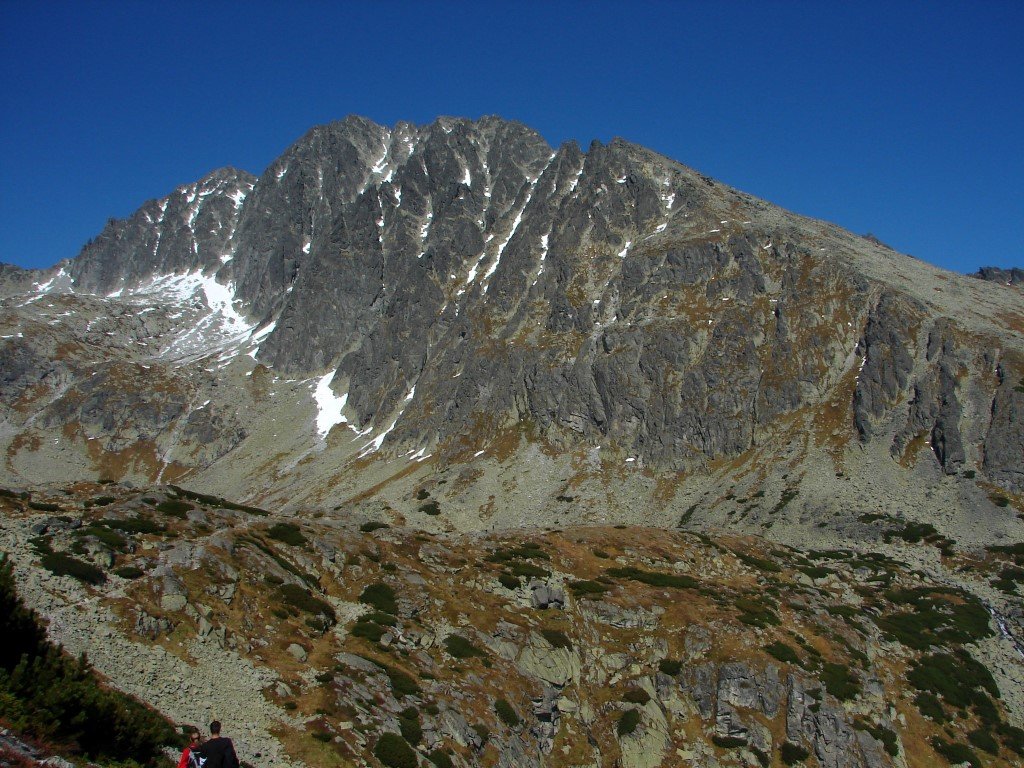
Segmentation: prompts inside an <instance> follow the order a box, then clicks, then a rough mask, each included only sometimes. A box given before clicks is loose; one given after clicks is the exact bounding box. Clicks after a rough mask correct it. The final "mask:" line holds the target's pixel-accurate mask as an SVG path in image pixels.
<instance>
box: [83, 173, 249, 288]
mask: <svg viewBox="0 0 1024 768" xmlns="http://www.w3.org/2000/svg"><path fill="white" fill-rule="evenodd" d="M254 181H255V179H254V178H253V177H252V176H251V175H250V174H248V173H246V172H245V171H239V170H236V169H234V168H222V169H220V170H217V171H214V172H213V173H211V174H209V175H208V176H206V177H204V178H203V179H200V180H199V181H197V182H196V183H194V184H187V185H185V186H183V187H179V188H178V189H177V190H175V191H174V192H173V193H172V194H171V195H170V196H168V197H166V198H164V199H163V200H151V201H149V202H148V203H146V204H145V205H144V206H142V208H140V209H139V210H138V211H136V212H135V214H134V215H132V217H131V218H129V219H124V220H118V219H111V220H110V221H109V222H107V226H106V227H105V228H104V229H103V231H102V232H101V233H100V234H99V235H98V236H97V237H96V239H94V240H92V241H91V242H90V243H89V244H88V245H86V246H85V248H83V249H82V252H81V254H80V255H79V256H78V258H77V259H74V260H73V261H70V262H68V263H67V264H66V267H67V271H68V272H69V273H70V275H71V277H72V278H73V279H74V284H75V289H76V290H79V291H82V292H85V293H98V294H106V293H110V292H111V291H115V290H117V289H118V288H119V287H121V286H123V285H126V284H132V283H138V282H142V281H144V280H146V279H148V278H150V277H152V276H153V275H160V274H175V273H181V272H192V271H195V270H204V271H206V270H209V269H211V268H215V267H219V266H220V264H221V257H222V256H228V255H230V251H229V246H228V243H229V241H230V239H231V236H232V234H233V233H234V230H235V227H236V226H237V223H238V216H239V212H240V211H241V208H242V201H243V200H244V199H245V196H246V195H247V194H248V193H249V190H251V189H252V185H253V182H254Z"/></svg>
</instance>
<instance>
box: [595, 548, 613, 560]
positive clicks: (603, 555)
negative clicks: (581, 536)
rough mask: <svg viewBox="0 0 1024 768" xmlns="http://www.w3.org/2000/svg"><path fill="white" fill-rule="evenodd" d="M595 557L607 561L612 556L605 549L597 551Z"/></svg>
mask: <svg viewBox="0 0 1024 768" xmlns="http://www.w3.org/2000/svg"><path fill="white" fill-rule="evenodd" d="M594 557H600V558H601V559H602V560H607V559H608V558H609V557H611V555H609V554H608V553H607V552H605V551H604V550H603V549H595V550H594Z"/></svg>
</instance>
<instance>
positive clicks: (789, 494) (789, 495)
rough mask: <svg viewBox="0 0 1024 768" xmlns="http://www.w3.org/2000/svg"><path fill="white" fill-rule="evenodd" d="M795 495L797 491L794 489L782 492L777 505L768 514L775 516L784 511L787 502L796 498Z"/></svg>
mask: <svg viewBox="0 0 1024 768" xmlns="http://www.w3.org/2000/svg"><path fill="white" fill-rule="evenodd" d="M797 493H798V492H797V490H796V489H794V488H787V489H786V490H784V491H783V492H782V496H781V497H780V498H779V501H778V503H777V504H776V505H775V506H774V507H772V511H771V513H770V514H773V515H775V514H778V513H779V512H781V511H782V510H784V509H785V508H786V506H787V505H788V504H789V502H791V501H792V500H793V499H795V498H796V497H797Z"/></svg>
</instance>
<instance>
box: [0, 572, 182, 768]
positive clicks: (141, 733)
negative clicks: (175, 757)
mask: <svg viewBox="0 0 1024 768" xmlns="http://www.w3.org/2000/svg"><path fill="white" fill-rule="evenodd" d="M0 637H3V639H4V642H3V644H2V647H0V719H2V720H3V721H4V726H5V727H8V728H11V729H12V730H14V731H15V732H16V733H19V734H23V735H25V736H28V737H31V738H33V739H38V740H41V741H44V742H47V743H48V745H49V746H51V747H56V748H58V749H59V751H73V752H74V754H75V755H76V756H84V757H85V758H86V759H87V760H89V761H95V762H99V763H102V764H104V765H108V764H112V763H122V762H125V761H129V760H130V761H133V765H145V766H151V767H155V766H157V765H163V762H161V761H163V760H165V758H164V757H163V754H162V751H163V748H164V747H165V746H169V745H176V744H177V743H178V737H177V734H176V733H175V731H174V728H173V726H172V725H171V724H170V723H169V722H167V720H165V719H164V718H163V717H162V716H161V715H160V714H158V713H157V712H156V711H154V710H152V709H149V708H147V707H146V706H144V705H143V704H141V703H139V702H138V701H136V700H135V699H133V698H131V697H129V696H126V695H125V694H123V693H120V692H119V691H115V690H113V689H111V688H106V687H104V686H103V685H102V684H101V683H100V682H99V680H98V679H97V678H96V675H95V674H94V673H93V671H92V669H91V667H90V666H89V663H88V660H87V659H86V658H85V656H84V655H83V656H81V657H79V658H78V659H73V658H72V657H71V656H69V655H68V654H67V653H65V652H64V651H63V650H62V649H60V648H59V647H57V646H55V645H53V644H52V643H50V642H49V641H48V640H47V639H46V632H45V630H44V629H43V627H42V625H41V624H40V622H39V619H38V617H37V616H36V614H35V612H34V611H31V610H29V609H28V608H26V607H25V605H24V604H23V603H22V601H21V599H20V597H19V596H18V594H17V591H16V588H15V582H14V578H13V575H12V573H11V566H10V564H9V562H7V561H6V560H5V559H3V558H0Z"/></svg>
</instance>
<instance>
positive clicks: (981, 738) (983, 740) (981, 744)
mask: <svg viewBox="0 0 1024 768" xmlns="http://www.w3.org/2000/svg"><path fill="white" fill-rule="evenodd" d="M967 740H968V741H969V742H971V744H973V745H974V746H975V747H977V748H978V749H983V750H985V751H986V752H988V753H989V754H990V755H998V754H999V742H998V741H996V739H995V737H994V736H993V735H992V733H991V732H990V731H989V730H988V729H987V728H978V729H976V730H973V731H971V732H970V733H968V734H967Z"/></svg>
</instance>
